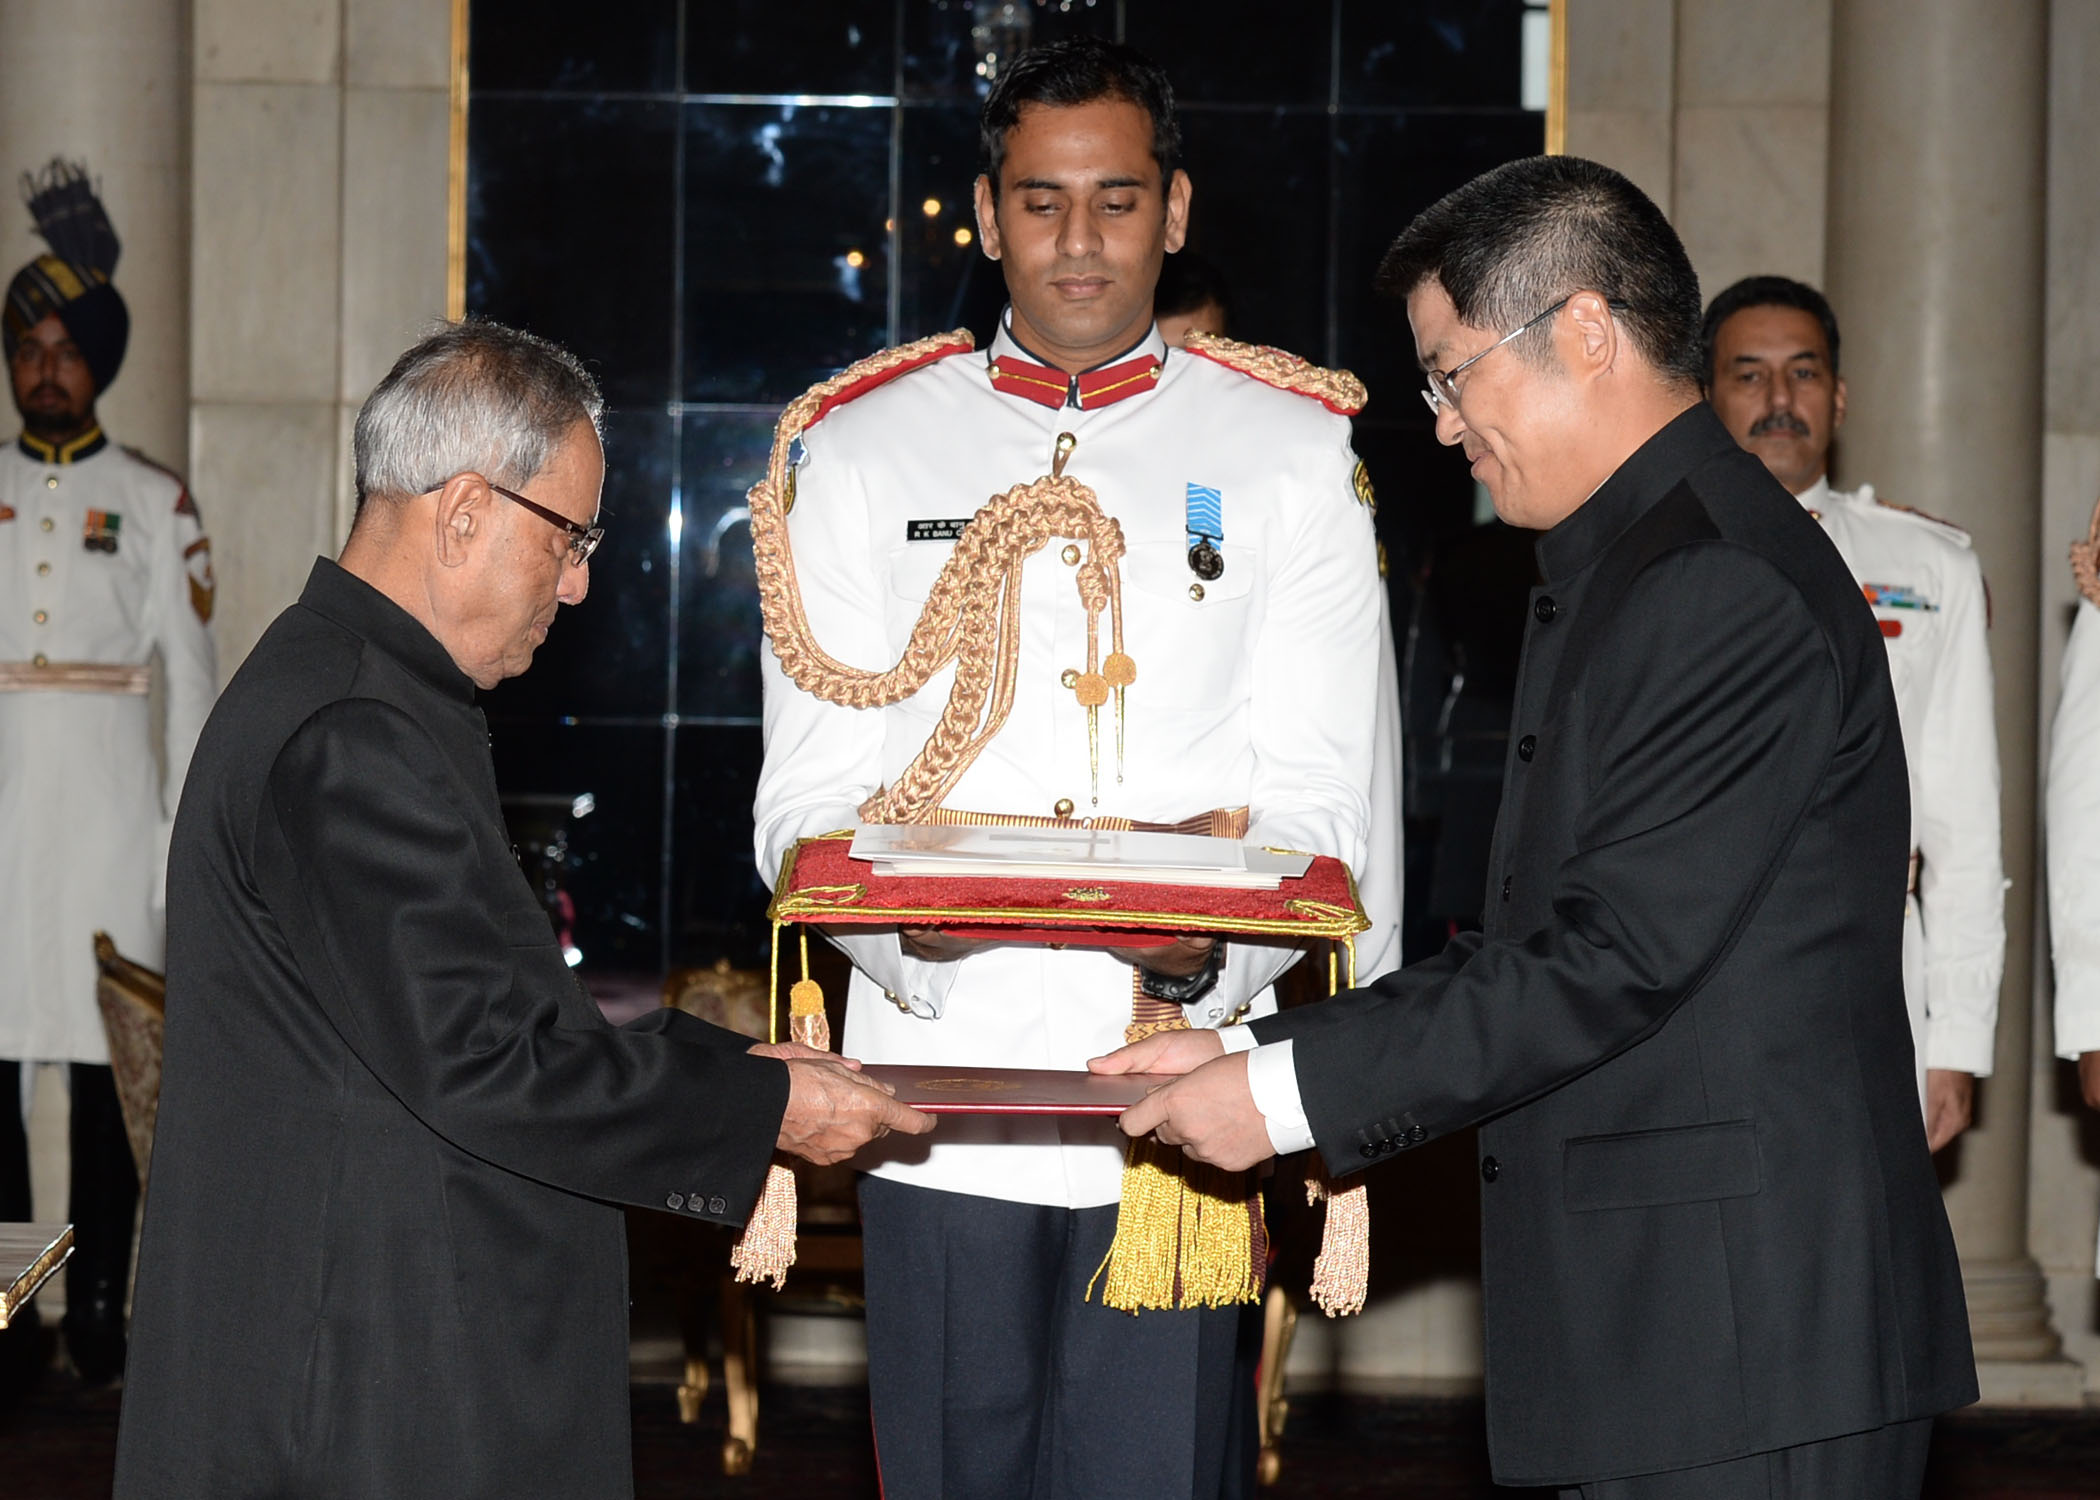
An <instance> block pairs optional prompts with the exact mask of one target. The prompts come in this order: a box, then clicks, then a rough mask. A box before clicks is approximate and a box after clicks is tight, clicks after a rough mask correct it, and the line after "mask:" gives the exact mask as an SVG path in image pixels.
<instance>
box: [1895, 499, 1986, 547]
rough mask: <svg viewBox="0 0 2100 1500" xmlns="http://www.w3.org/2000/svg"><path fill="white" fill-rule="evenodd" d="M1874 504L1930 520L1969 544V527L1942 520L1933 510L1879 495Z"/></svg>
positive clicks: (1902, 514)
mask: <svg viewBox="0 0 2100 1500" xmlns="http://www.w3.org/2000/svg"><path fill="white" fill-rule="evenodd" d="M1874 504H1875V505H1876V506H1878V507H1879V508H1880V509H1882V510H1892V511H1894V512H1895V513H1896V514H1897V515H1899V516H1909V517H1910V518H1911V519H1912V520H1914V521H1925V522H1929V523H1930V524H1932V525H1934V526H1937V527H1940V528H1941V529H1942V530H1945V531H1951V532H1953V533H1954V534H1955V535H1956V536H1957V537H1959V538H1961V541H1962V545H1964V546H1967V545H1968V541H1969V532H1968V528H1967V527H1964V526H1957V525H1956V524H1955V523H1954V522H1952V521H1947V520H1942V519H1941V518H1940V517H1938V516H1936V515H1934V514H1933V513H1932V512H1931V511H1927V510H1919V509H1918V508H1917V507H1916V506H1915V505H1898V504H1897V503H1896V502H1895V501H1893V500H1884V499H1882V498H1881V497H1880V496H1879V495H1876V496H1875V497H1874Z"/></svg>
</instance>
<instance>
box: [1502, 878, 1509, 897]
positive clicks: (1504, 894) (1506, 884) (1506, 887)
mask: <svg viewBox="0 0 2100 1500" xmlns="http://www.w3.org/2000/svg"><path fill="white" fill-rule="evenodd" d="M1502 899H1503V900H1504V901H1507V900H1508V899H1509V877H1508V876H1507V875H1505V876H1503V877H1502Z"/></svg>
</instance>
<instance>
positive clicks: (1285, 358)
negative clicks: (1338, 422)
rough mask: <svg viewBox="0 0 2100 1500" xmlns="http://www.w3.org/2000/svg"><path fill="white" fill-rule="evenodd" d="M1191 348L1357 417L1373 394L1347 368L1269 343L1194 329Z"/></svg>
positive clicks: (1346, 414)
mask: <svg viewBox="0 0 2100 1500" xmlns="http://www.w3.org/2000/svg"><path fill="white" fill-rule="evenodd" d="M1187 348H1188V352H1189V353H1191V354H1195V355H1199V356H1201V357H1202V358H1204V359H1207V360H1210V361H1212V362H1213V363H1216V364H1221V365H1224V366H1225V367H1226V368H1227V369H1231V370H1237V371H1239V372H1240V373H1241V374H1242V375H1249V376H1252V377H1253V378H1254V379H1256V380H1259V381H1260V382H1261V383H1262V384H1263V385H1273V386H1275V387H1276V389H1278V390H1279V391H1290V392H1292V393H1293V394H1295V395H1299V396H1310V397H1312V399H1313V400H1315V401H1317V402H1319V403H1320V404H1321V405H1322V406H1324V407H1326V408H1327V409H1328V410H1329V411H1331V412H1333V413H1335V414H1336V415H1337V416H1343V417H1353V416H1355V415H1356V414H1357V413H1358V412H1360V411H1362V410H1363V409H1364V405H1365V403H1367V402H1368V401H1369V400H1370V399H1371V398H1370V395H1369V393H1368V392H1366V391H1365V390H1364V383H1363V382H1362V381H1361V380H1358V379H1357V378H1356V377H1355V376H1354V375H1352V374H1350V373H1349V372H1348V371H1347V370H1328V369H1323V368H1322V367H1320V366H1319V365H1316V364H1314V363H1312V361H1310V360H1305V359H1300V358H1299V357H1298V356H1297V355H1295V354H1292V353H1290V352H1289V351H1288V350H1285V349H1274V348H1271V347H1270V346H1269V345H1267V344H1242V343H1240V342H1238V341H1237V340H1235V339H1228V338H1220V337H1219V336H1218V335H1217V334H1214V333H1197V332H1193V331H1192V332H1191V333H1190V334H1189V336H1188V344H1187Z"/></svg>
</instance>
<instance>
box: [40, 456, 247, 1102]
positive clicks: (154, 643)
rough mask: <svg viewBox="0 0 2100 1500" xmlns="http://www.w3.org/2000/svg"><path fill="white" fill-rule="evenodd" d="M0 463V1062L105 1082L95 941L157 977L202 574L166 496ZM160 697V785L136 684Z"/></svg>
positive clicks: (194, 528) (194, 527) (205, 670)
mask: <svg viewBox="0 0 2100 1500" xmlns="http://www.w3.org/2000/svg"><path fill="white" fill-rule="evenodd" d="M72 449H73V453H72V456H71V457H70V460H69V461H67V460H68V455H67V454H66V453H63V452H55V451H54V452H48V453H47V454H45V455H44V456H34V455H33V454H32V452H31V446H30V444H28V443H26V442H16V443H10V444H8V445H7V448H6V450H5V451H4V452H0V687H5V689H6V690H5V691H0V827H4V828H6V829H7V831H8V847H7V850H6V853H5V857H4V858H0V965H4V970H5V975H6V978H5V982H4V985H0V1057H7V1058H17V1059H34V1060H37V1061H70V1062H90V1063H106V1062H108V1061H109V1051H108V1045H107V1043H106V1042H105V1040H104V1038H103V1033H102V1021H101V1017H100V1014H99V1013H98V1011H97V1010H96V1007H95V958H94V935H95V933H96V931H97V930H101V931H106V932H107V933H109V935H110V936H111V937H112V938H113V939H115V941H116V944H117V946H118V948H120V949H121V950H123V952H124V953H125V954H126V955H127V956H129V957H131V958H136V959H139V960H140V961H142V962H145V963H148V964H158V963H159V962H160V961H161V911H160V908H161V906H162V905H163V903H164V899H165V890H164V882H165V878H166V876H165V871H166V868H167V848H168V829H169V826H170V824H171V823H172V822H173V818H174V813H175V799H176V796H177V794H178V793H179V791H180V789H181V787H182V778H183V773H184V771H185V770H186V769H187V768H188V766H189V759H190V751H191V750H192V749H193V748H194V746H195V745H196V741H197V734H198V731H199V730H201V729H202V728H203V726H204V718H205V715H206V714H207V713H208V712H209V711H210V708H211V702H212V697H213V694H214V692H215V690H216V683H215V678H214V669H213V662H212V643H211V634H210V630H209V628H208V625H207V621H208V619H209V616H210V612H211V599H212V574H211V556H210V551H209V547H208V544H207V543H206V541H205V537H204V531H203V527H202V524H201V522H200V521H199V519H198V516H197V511H196V507H195V506H194V505H193V504H191V503H190V499H189V496H188V493H187V492H186V491H185V490H184V488H183V485H182V481H181V480H179V479H178V478H176V477H175V476H174V475H172V474H170V473H169V472H168V471H166V470H165V469H162V468H160V467H158V466H157V465H155V464H153V463H150V462H148V461H146V460H144V459H141V458H137V457H134V456H133V455H131V454H130V453H128V452H126V451H125V450H123V449H121V448H118V447H115V446H114V445H111V444H109V443H107V442H98V441H90V442H88V443H85V444H75V445H72ZM156 652H158V653H159V655H160V658H161V660H162V662H163V664H164V669H165V680H166V687H167V691H166V700H165V702H166V749H167V756H166V759H167V771H166V774H165V776H163V774H162V773H161V771H160V769H159V767H158V766H157V765H156V762H155V756H154V750H153V744H152V739H151V724H150V720H149V716H148V710H147V694H146V691H145V683H146V675H147V674H146V671H144V670H141V671H139V672H137V673H135V674H133V675H134V681H133V682H132V683H131V684H129V685H128V686H127V685H124V684H123V680H122V679H123V674H122V673H121V671H116V672H112V671H108V670H104V671H102V672H100V673H88V674H79V676H78V677H77V678H76V679H75V681H76V683H77V684H78V685H75V686H57V687H46V686H43V685H42V682H41V674H42V673H45V672H51V673H53V674H54V676H56V677H58V678H60V679H64V677H65V675H66V674H65V669H66V668H67V667H68V666H73V665H78V664H90V665H92V666H96V667H100V668H104V669H109V668H117V669H121V668H127V667H128V668H140V669H147V668H148V667H149V664H150V662H151V661H152V658H153V656H154V654H155V653H156Z"/></svg>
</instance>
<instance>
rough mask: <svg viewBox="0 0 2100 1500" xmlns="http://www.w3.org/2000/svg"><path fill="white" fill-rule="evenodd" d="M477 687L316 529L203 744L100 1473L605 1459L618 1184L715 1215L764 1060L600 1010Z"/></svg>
mask: <svg viewBox="0 0 2100 1500" xmlns="http://www.w3.org/2000/svg"><path fill="white" fill-rule="evenodd" d="M488 745H489V739H488V729H487V725H486V723H485V721H484V720H483V718H482V715H481V713H480V712H479V710H477V709H476V708H475V706H474V690H473V685H472V684H471V683H470V682H469V681H468V679H467V678H466V677H465V676H464V675H463V674H462V673H461V672H460V671H459V669H458V668H457V667H456V666H455V665H454V664H453V662H452V660H451V658H450V657H449V656H448V655H447V654H446V652H445V651H444V649H443V648H442V647H441V646H440V645H439V644H438V642H437V640H436V639H435V638H434V637H432V636H431V635H430V634H429V633H428V632H427V631H426V630H425V629H424V628H423V627H422V626H421V625H420V624H418V623H417V622H416V621H415V620H413V619H412V618H411V617H410V616H409V615H408V614H407V613H405V612H404V611H403V610H401V609H400V608H398V607H397V606H396V605H395V604H393V603H392V602H391V601H390V600H388V599H386V598H385V597H384V596H383V595H381V594H379V593H378V592H377V591H375V590H373V589H372V588H370V587H369V586H367V585H366V584H364V583H363V582H361V581H360V580H358V579H357V578H355V577H353V576H352V575H351V574H349V573H347V572H345V571H344V570H342V569H341V568H339V567H337V566H336V565H335V564H333V563H331V562H328V561H326V560H325V559H324V560H321V561H318V562H317V563H316V564H315V566H314V570H313V574H312V576H311V578H310V579H309V580H308V582H307V586H306V590H305V593H304V595H303V596H302V597H301V599H300V601H299V603H298V604H296V605H294V606H293V607H292V608H290V609H288V610H286V611H285V612H284V614H283V615H281V616H280V617H279V618H278V620H277V621H276V623H275V624H274V625H272V626H271V627H270V630H269V631H268V633H267V634H265V635H264V637H263V639H262V641H261V642H260V643H259V644H258V645H257V646H256V648H255V651H254V653H253V654H252V655H251V656H250V657H249V658H248V660H247V661H246V663H245V664H243V666H242V667H241V669H240V671H239V672H238V673H237V674H236V675H235V677H234V679H233V681H232V683H231V684H230V685H229V686H228V688H227V690H226V693H225V695H224V697H222V698H221V700H220V702H219V704H218V707H217V708H216V710H215V711H214V712H213V714H212V717H211V720H210V722H209V724H208V725H207V726H206V728H205V730H204V734H203V737H202V739H201V740H200V741H199V743H198V746H197V753H196V757H195V759H194V760H193V761H192V763H191V766H190V773H189V780H188V783H187V785H186V786H185V788H184V791H183V796H182V804H181V809H180V812H179V814H178V816H177V818H176V824H175V832H174V841H173V849H172V853H171V856H170V861H169V880H168V998H167V1003H168V1021H167V1050H166V1061H165V1074H164V1080H163V1086H162V1097H161V1107H160V1120H159V1127H158V1140H157V1142H156V1145H155V1150H154V1157H153V1174H152V1184H151V1188H150V1192H149V1194H148V1198H147V1203H146V1215H145V1229H144V1238H143V1240H142V1242H141V1245H140V1251H139V1273H138V1287H137V1293H136V1298H135V1315H134V1321H133V1337H132V1347H131V1357H130V1366H129V1371H128V1375H127V1380H126V1388H125V1393H124V1410H123V1419H122V1427H121V1431H120V1434H119V1441H118V1454H117V1481H116V1493H117V1495H119V1496H122V1497H138V1500H146V1497H152V1500H178V1497H197V1500H204V1497H211V1500H237V1497H246V1496H257V1497H260V1496H294V1495H296V1496H299V1497H301V1500H318V1497H333V1496H342V1497H353V1496H354V1497H365V1496H370V1497H381V1496H387V1497H399V1496H407V1495H432V1496H437V1495H443V1496H446V1497H448V1500H467V1497H484V1496H485V1497H489V1500H498V1497H500V1500H517V1497H520V1496H532V1495H549V1496H553V1495H560V1496H565V1497H585V1496H589V1497H598V1496H607V1497H611V1496H627V1495H629V1494H631V1492H632V1479H631V1457H630V1451H631V1436H630V1429H629V1415H628V1402H627V1389H628V1352H627V1351H628V1336H627V1273H626V1257H625V1228H624V1223H623V1214H622V1209H621V1207H620V1206H619V1205H622V1204H639V1205H646V1206H653V1207H657V1208H664V1207H670V1208H674V1209H677V1210H679V1211H681V1212H684V1213H688V1214H698V1215H700V1216H701V1217H704V1218H708V1219H713V1220H717V1221H720V1222H723V1223H736V1222H740V1221H741V1220H742V1219H743V1217H744V1216H745V1215H746V1214H747V1213H748V1212H749V1210H750V1207H751V1204H752V1202H753V1201H754V1199H755V1198H756V1196H757V1193H758V1190H759V1187H760V1184H761V1183H762V1181H763V1180H764V1176H765V1171H766V1166H767V1163H768V1161H769V1159H770V1157H771V1155H772V1150H773V1144H774V1141H775V1138H776V1136H777V1133H778V1131H779V1127H780V1119H781V1114H782V1111H783V1110H784V1109H785V1107H786V1101H787V1087H788V1084H787V1076H786V1069H785V1068H784V1067H782V1065H781V1064H780V1063H778V1062H773V1061H768V1060H765V1059H761V1058H755V1057H751V1056H749V1055H748V1053H747V1052H746V1050H745V1049H746V1048H747V1047H748V1046H749V1045H750V1044H749V1042H748V1041H747V1040H746V1039H745V1038H744V1037H741V1036H737V1035H735V1034H733V1033H730V1032H727V1031H723V1030H720V1029H718V1028H715V1027H711V1026H707V1025H704V1024H702V1023H700V1022H698V1021H694V1020H692V1019H691V1018H690V1017H687V1016H684V1015H681V1014H679V1013H677V1012H675V1011H667V1012H661V1013H658V1014H656V1015H653V1016H651V1017H649V1018H648V1019H647V1020H645V1021H642V1022H638V1023H636V1024H634V1025H631V1026H627V1027H624V1028H618V1029H616V1028H614V1027H612V1026H610V1025H608V1024H607V1023H606V1022H605V1020H604V1019H603V1018H602V1017H601V1016H600V1015H599V1013H598V1011H597V1008H596V1006H595V1005H594V1004H593V1003H592V1002H591V1000H590V998H589V997H588V996H587V995H586V994H585V993H584V992H583V990H582V988H581V986H580V985H579V984H578V983H577V980H576V978H575V976H574V974H573V973H572V972H571V971H570V970H569V968H568V967H567V965H566V964H565V963H564V962H563V956H562V953H561V951H560V949H559V948H558V946H557V944H556V941H555V935H554V932H553V929H552V927H551V925H550V923H549V922H548V919H547V917H546V915H545V913H544V912H543V911H542V910H541V908H540V907H539V905H538V904H537V902H536V901H535V899H534V897H533V893H532V890H531V888H530V886H529V885H528V884H527V883H526V880H525V878H524V876H523V875H522V873H521V872H520V870H519V868H518V865H517V862H516V859H515V857H514V855H513V852H512V849H511V844H510V837H509V835H508V833H507V832H506V831H505V829H504V825H503V818H502V812H501V808H500V806H499V804H498V800H497V792H496V781H495V774H494V771H493V768H492V766H491V763H490V760H489V749H488Z"/></svg>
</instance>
